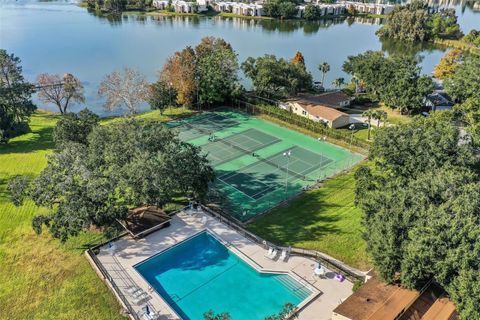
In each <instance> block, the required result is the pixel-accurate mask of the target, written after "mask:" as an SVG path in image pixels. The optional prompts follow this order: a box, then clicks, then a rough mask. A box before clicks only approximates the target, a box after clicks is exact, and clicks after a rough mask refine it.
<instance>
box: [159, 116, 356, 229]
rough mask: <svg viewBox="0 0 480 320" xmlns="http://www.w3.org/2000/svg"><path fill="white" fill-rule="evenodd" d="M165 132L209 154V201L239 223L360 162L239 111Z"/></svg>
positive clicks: (172, 125)
mask: <svg viewBox="0 0 480 320" xmlns="http://www.w3.org/2000/svg"><path fill="white" fill-rule="evenodd" d="M167 126H168V127H170V128H173V129H174V130H177V131H178V133H179V137H180V139H182V140H184V141H188V142H189V143H192V144H194V145H197V146H200V147H201V148H202V150H203V151H204V152H205V153H206V155H207V158H208V159H209V160H210V162H211V164H212V166H213V167H214V169H215V171H216V174H217V178H216V180H215V182H214V183H213V185H212V188H211V190H212V192H211V195H210V197H211V199H210V200H212V201H214V202H217V203H219V204H220V205H221V207H222V209H223V210H225V211H226V212H227V213H229V214H231V215H232V216H234V217H235V218H237V219H239V220H241V221H247V220H249V219H251V218H253V217H254V216H256V215H258V214H260V213H262V212H264V211H266V210H268V209H270V208H272V207H274V206H275V205H277V204H279V203H280V202H282V201H284V200H288V199H290V198H292V197H294V196H295V195H297V194H298V193H300V192H301V191H302V190H303V189H304V188H306V187H308V186H311V185H313V184H315V183H317V182H318V181H319V180H323V179H325V178H328V177H330V176H332V175H334V174H336V173H338V172H340V171H342V170H345V169H347V168H349V167H351V166H353V165H354V164H356V163H357V162H359V161H360V160H361V159H362V157H361V156H360V155H358V154H355V153H351V152H350V151H348V150H346V149H343V148H341V147H338V146H335V145H333V144H330V143H328V142H325V141H319V140H317V139H314V138H311V137H309V136H306V135H303V134H301V133H298V132H296V131H293V130H290V129H286V128H283V127H280V126H278V125H275V124H273V123H270V122H268V121H264V120H261V119H258V118H256V117H253V116H249V115H247V114H243V113H239V112H236V111H230V110H226V111H215V112H204V113H202V114H200V115H197V116H194V117H191V118H188V119H184V120H180V121H172V122H169V123H168V124H167Z"/></svg>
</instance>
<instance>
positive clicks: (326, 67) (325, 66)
mask: <svg viewBox="0 0 480 320" xmlns="http://www.w3.org/2000/svg"><path fill="white" fill-rule="evenodd" d="M318 70H320V72H321V73H322V86H323V87H325V75H326V74H327V72H328V71H330V65H329V64H328V63H327V62H323V63H321V64H320V65H319V66H318Z"/></svg>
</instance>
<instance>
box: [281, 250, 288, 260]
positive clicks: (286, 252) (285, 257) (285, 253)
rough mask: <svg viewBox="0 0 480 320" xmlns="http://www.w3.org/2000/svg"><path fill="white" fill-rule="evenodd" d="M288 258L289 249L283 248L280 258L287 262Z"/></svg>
mask: <svg viewBox="0 0 480 320" xmlns="http://www.w3.org/2000/svg"><path fill="white" fill-rule="evenodd" d="M287 259H288V250H286V249H283V250H282V253H281V254H280V258H279V260H280V261H283V262H286V261H287Z"/></svg>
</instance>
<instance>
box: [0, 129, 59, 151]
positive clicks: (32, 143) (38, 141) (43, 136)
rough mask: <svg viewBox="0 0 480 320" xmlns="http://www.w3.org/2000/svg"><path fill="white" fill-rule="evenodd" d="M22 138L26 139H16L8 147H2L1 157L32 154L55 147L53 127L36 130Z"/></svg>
mask: <svg viewBox="0 0 480 320" xmlns="http://www.w3.org/2000/svg"><path fill="white" fill-rule="evenodd" d="M26 136H29V137H26ZM21 137H23V138H24V139H22V140H16V139H14V140H12V141H10V142H9V143H7V144H6V145H0V155H2V154H9V153H30V152H35V151H39V150H48V149H53V148H54V147H55V144H54V142H53V127H46V128H42V129H39V130H35V131H33V132H31V133H27V134H25V135H24V136H21Z"/></svg>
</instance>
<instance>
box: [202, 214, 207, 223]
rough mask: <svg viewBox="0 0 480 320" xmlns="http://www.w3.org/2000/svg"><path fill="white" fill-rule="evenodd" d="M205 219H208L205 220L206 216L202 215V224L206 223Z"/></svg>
mask: <svg viewBox="0 0 480 320" xmlns="http://www.w3.org/2000/svg"><path fill="white" fill-rule="evenodd" d="M207 221H208V220H207V217H205V216H203V217H202V220H201V222H202V224H206V223H207Z"/></svg>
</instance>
